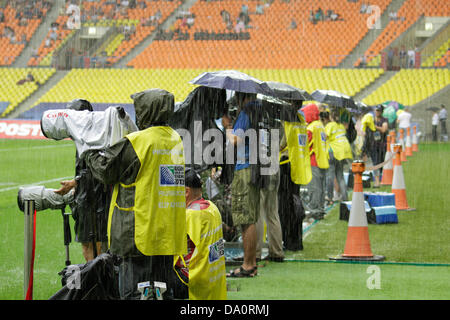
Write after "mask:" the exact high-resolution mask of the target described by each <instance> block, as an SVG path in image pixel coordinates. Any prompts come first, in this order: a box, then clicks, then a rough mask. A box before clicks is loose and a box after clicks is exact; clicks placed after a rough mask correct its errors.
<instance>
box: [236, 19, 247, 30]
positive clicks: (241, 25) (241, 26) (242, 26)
mask: <svg viewBox="0 0 450 320" xmlns="http://www.w3.org/2000/svg"><path fill="white" fill-rule="evenodd" d="M234 31H235V32H236V33H240V32H244V31H245V24H244V21H242V20H241V19H239V18H238V20H237V23H236V26H235V27H234Z"/></svg>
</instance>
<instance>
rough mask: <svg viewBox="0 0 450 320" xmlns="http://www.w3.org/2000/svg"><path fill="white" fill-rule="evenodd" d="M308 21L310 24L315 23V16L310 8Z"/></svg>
mask: <svg viewBox="0 0 450 320" xmlns="http://www.w3.org/2000/svg"><path fill="white" fill-rule="evenodd" d="M309 21H310V22H311V23H312V24H316V23H317V21H316V18H315V16H314V11H313V10H311V11H310V12H309Z"/></svg>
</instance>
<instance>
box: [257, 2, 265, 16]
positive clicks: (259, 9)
mask: <svg viewBox="0 0 450 320" xmlns="http://www.w3.org/2000/svg"><path fill="white" fill-rule="evenodd" d="M255 13H256V14H264V5H263V4H262V3H258V4H257V5H256V9H255Z"/></svg>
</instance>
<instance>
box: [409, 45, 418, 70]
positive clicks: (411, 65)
mask: <svg viewBox="0 0 450 320" xmlns="http://www.w3.org/2000/svg"><path fill="white" fill-rule="evenodd" d="M415 60H416V52H415V51H414V49H413V48H411V49H409V50H408V67H409V68H414V65H415Z"/></svg>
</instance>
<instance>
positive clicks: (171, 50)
mask: <svg viewBox="0 0 450 320" xmlns="http://www.w3.org/2000/svg"><path fill="white" fill-rule="evenodd" d="M389 2H390V1H389V0H377V1H371V3H372V4H374V5H377V6H379V7H380V9H381V12H383V11H384V10H385V8H386V7H387V5H388V4H389ZM258 3H259V2H257V1H242V0H239V1H237V0H236V1H231V0H222V1H211V2H209V1H197V2H196V3H195V4H194V5H193V6H192V7H191V8H190V10H189V13H186V14H185V16H181V17H180V19H177V21H176V23H175V24H174V25H173V26H172V28H171V29H169V30H166V32H173V33H174V34H175V36H174V37H169V38H165V39H164V40H162V41H154V42H153V43H152V44H151V45H150V46H149V47H148V48H146V49H145V50H144V51H143V52H142V53H141V54H140V55H138V56H137V57H136V58H135V59H133V60H132V61H130V63H129V64H128V65H129V66H132V67H135V68H149V67H152V68H171V67H175V68H199V67H202V66H205V65H206V66H208V67H211V68H261V67H262V66H264V68H284V69H289V68H322V67H324V66H336V65H338V64H339V62H341V61H342V60H343V59H344V58H345V56H346V55H348V54H349V53H350V52H351V51H352V49H353V48H354V47H355V46H356V45H357V44H358V42H359V41H360V40H361V39H362V38H363V37H364V35H365V34H366V33H367V31H368V28H367V23H366V20H367V17H368V14H365V13H364V14H363V13H360V4H359V3H355V2H349V1H347V0H338V1H327V0H318V1H312V0H308V1H274V2H271V3H270V2H266V4H265V6H264V7H263V11H262V13H260V14H256V13H255V12H256V9H257V7H256V6H257V4H258ZM243 4H248V17H249V18H250V21H249V22H248V23H247V27H244V28H242V26H241V27H237V23H236V21H237V20H236V19H237V17H238V16H239V14H240V12H241V11H242V5H243ZM319 9H321V11H322V15H320V14H318V13H317V10H319ZM224 10H225V11H227V12H228V14H229V16H230V18H229V21H230V23H229V24H232V27H231V28H230V27H229V28H228V29H227V23H226V22H224V20H226V18H223V17H222V16H226V13H224ZM313 10H314V12H316V14H314V12H312V11H313ZM329 10H331V11H332V12H333V13H334V14H338V16H332V15H330V12H329ZM260 12H261V11H260ZM317 14H318V15H317ZM311 15H312V16H311ZM316 15H317V16H316ZM327 16H330V17H332V18H327ZM189 17H194V20H193V24H192V25H191V26H190V27H189V23H188V22H189V20H188V19H189ZM315 19H317V20H315ZM333 19H335V20H333ZM312 20H314V21H312ZM191 22H192V21H191ZM294 26H295V28H294ZM241 31H243V32H245V33H248V34H249V37H243V39H242V40H239V39H238V40H236V38H237V36H236V35H235V33H237V34H239V33H240V32H241ZM205 34H207V35H208V36H209V38H212V39H214V40H200V39H204V37H202V36H201V35H203V36H204V35H205ZM219 39H220V40H219ZM177 40H179V41H177ZM211 48H214V49H213V50H211Z"/></svg>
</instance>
